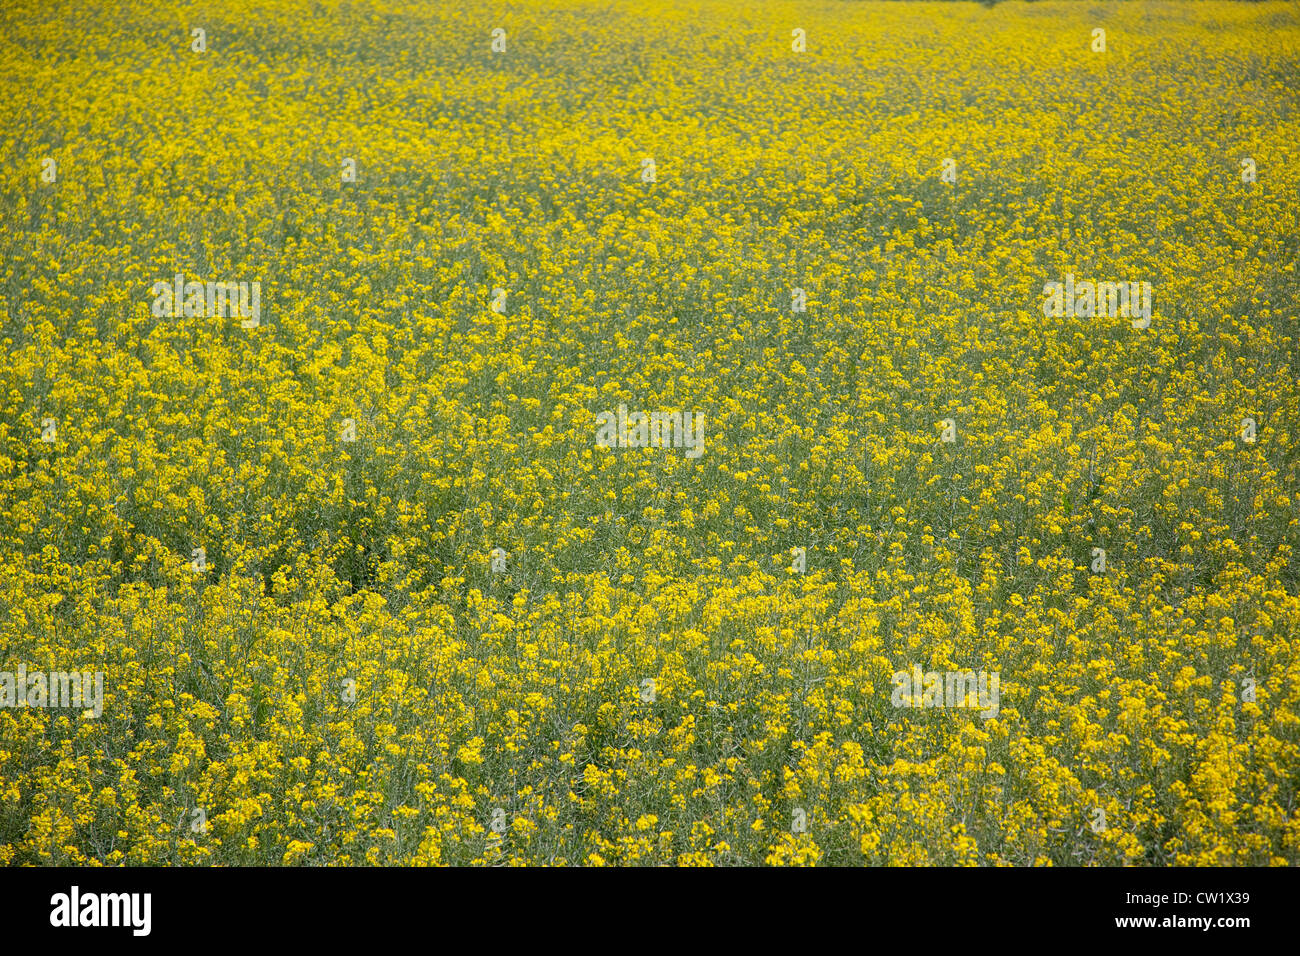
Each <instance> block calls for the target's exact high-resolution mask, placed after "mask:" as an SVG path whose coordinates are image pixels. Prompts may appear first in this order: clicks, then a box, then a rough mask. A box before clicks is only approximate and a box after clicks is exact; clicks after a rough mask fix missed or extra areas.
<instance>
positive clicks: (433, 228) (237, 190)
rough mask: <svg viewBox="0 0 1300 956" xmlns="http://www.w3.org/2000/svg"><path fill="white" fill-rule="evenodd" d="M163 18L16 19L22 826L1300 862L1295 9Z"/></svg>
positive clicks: (627, 859)
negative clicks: (978, 699)
mask: <svg viewBox="0 0 1300 956" xmlns="http://www.w3.org/2000/svg"><path fill="white" fill-rule="evenodd" d="M146 6H147V7H148V10H149V11H153V12H152V13H150V12H148V11H147V10H146V8H145V7H137V6H135V5H122V6H120V7H112V8H105V9H103V10H102V11H101V13H100V15H98V16H97V17H96V18H94V19H93V21H91V20H87V19H86V18H85V17H84V16H83V15H82V14H81V13H80V12H79V9H78V8H76V7H75V5H72V4H67V3H62V2H56V3H53V4H51V3H48V2H45V0H42V2H40V3H37V2H36V0H20V2H19V3H18V4H17V6H16V7H15V8H14V10H12V11H10V12H8V13H6V14H5V15H4V17H3V19H4V22H5V30H4V31H3V37H0V64H2V65H3V70H2V71H0V86H2V87H3V91H4V93H5V95H4V96H3V98H0V131H3V136H2V137H0V141H2V144H0V157H2V158H3V163H4V177H3V184H2V185H0V204H2V205H3V212H4V221H5V228H4V230H3V231H2V232H0V338H2V339H3V347H4V355H5V361H4V363H3V365H2V366H0V671H3V672H5V673H11V674H12V673H16V672H17V670H18V668H19V667H20V666H21V667H23V668H25V669H26V671H29V672H38V671H39V672H48V673H53V672H60V671H77V672H100V673H102V674H103V678H104V679H103V699H102V701H101V704H102V712H100V713H99V716H95V715H94V712H93V710H91V709H90V708H89V706H87V707H81V708H77V709H71V708H58V707H52V706H21V705H22V704H23V703H26V702H29V700H30V698H28V699H25V700H19V699H18V697H19V694H18V691H17V690H14V691H13V692H12V693H11V695H10V696H11V697H12V698H13V699H12V701H11V702H12V703H13V706H4V707H2V708H0V864H10V865H23V864H69V863H70V864H95V865H98V864H104V865H114V864H181V865H212V864H259V865H348V864H354V865H355V864H420V865H424V864H451V865H455V864H462V865H464V864H472V865H522V864H555V865H602V864H608V865H628V864H638V865H664V864H670V865H715V864H773V865H814V864H817V865H856V864H957V865H1030V864H1038V865H1058V866H1059V865H1089V864H1107V865H1116V864H1127V865H1154V866H1161V865H1184V864H1256V865H1259V864H1262V865H1283V864H1294V863H1296V862H1298V861H1300V822H1298V821H1297V818H1296V816H1295V807H1296V803H1297V785H1298V782H1300V679H1297V677H1298V674H1300V670H1298V669H1297V667H1298V665H1297V660H1300V568H1298V566H1297V557H1296V554H1295V547H1296V544H1297V539H1298V538H1300V480H1298V479H1300V455H1298V454H1297V435H1296V434H1295V432H1296V431H1297V428H1296V422H1297V417H1298V416H1300V384H1298V383H1297V369H1298V368H1300V328H1298V326H1297V317H1298V314H1300V313H1298V307H1300V303H1298V302H1297V291H1298V290H1300V283H1297V281H1296V275H1295V262H1296V258H1297V255H1298V254H1300V247H1298V246H1297V237H1298V236H1300V189H1298V187H1297V178H1296V176H1295V170H1296V168H1297V166H1298V165H1300V145H1298V140H1297V136H1296V132H1297V126H1296V115H1295V96H1294V93H1295V84H1296V77H1297V62H1296V52H1295V51H1296V50H1297V49H1298V48H1300V25H1298V24H1297V21H1296V19H1295V17H1294V11H1293V10H1292V9H1290V8H1289V5H1287V4H1285V3H1280V2H1264V3H1259V4H1237V3H1231V2H1207V3H1200V4H1194V5H1184V4H1179V3H1160V2H1149V3H1147V2H1143V3H1132V4H1121V5H1105V6H1099V5H1092V4H1073V3H1067V2H1043V3H1033V4H1020V3H1004V4H998V5H995V6H993V7H991V8H987V7H984V6H979V5H975V4H951V5H950V4H937V5H931V4H926V5H920V6H918V5H913V4H907V3H852V4H850V3H843V4H823V5H803V4H795V3H779V4H754V3H743V2H740V0H727V2H716V3H709V4H705V5H702V6H701V5H699V4H693V3H686V2H684V0H680V2H678V0H671V2H661V0H656V2H655V3H653V4H651V7H652V8H653V9H646V8H645V7H644V6H643V5H629V6H626V7H622V6H617V5H605V4H598V3H594V2H593V3H587V2H585V0H582V2H579V3H577V4H576V5H574V4H571V5H567V6H566V8H565V9H564V10H560V9H558V8H555V7H553V6H552V5H550V4H546V3H544V2H540V0H539V2H528V3H520V4H512V5H510V8H509V10H510V13H509V16H508V17H505V16H503V15H502V14H501V9H502V8H501V7H500V5H493V4H485V3H481V2H477V0H476V2H473V3H468V4H455V5H440V4H439V5H429V4H425V3H419V2H415V0H375V2H372V3H367V4H344V5H339V6H337V7H334V6H332V5H331V7H330V9H329V10H324V9H323V8H317V7H316V5H315V4H311V3H306V2H286V3H266V2H262V0H256V2H255V0H234V2H231V3H229V4H224V5H222V6H221V7H220V8H217V7H216V6H209V7H208V8H207V11H206V13H203V14H201V15H200V14H196V13H195V12H194V11H195V9H196V8H194V7H193V6H190V7H186V8H184V10H183V11H181V10H179V8H175V7H174V6H172V5H170V4H149V5H146ZM155 14H156V15H155ZM187 18H189V19H193V20H194V22H192V23H191V22H188V20H187ZM498 28H499V29H500V30H501V33H499V34H494V32H493V31H494V30H497V29H498ZM1097 29H1102V30H1104V31H1105V43H1104V50H1099V49H1097V48H1096V42H1095V39H1094V30H1097ZM196 30H199V31H201V34H200V33H196V32H195V31H196ZM797 34H798V35H797ZM178 276H179V277H180V279H179V280H176V278H175V277H178ZM1067 276H1071V277H1073V278H1072V280H1071V281H1072V282H1073V281H1078V282H1083V281H1085V280H1086V281H1090V282H1096V283H1102V282H1115V283H1120V282H1124V283H1127V282H1129V281H1130V280H1131V281H1132V282H1134V283H1139V282H1144V283H1149V287H1150V289H1151V290H1152V309H1151V313H1152V314H1151V320H1150V323H1149V325H1146V326H1143V325H1142V324H1141V323H1139V322H1137V321H1130V315H1129V314H1128V313H1127V312H1126V313H1125V314H1124V315H1114V314H1105V313H1104V312H1103V311H1102V310H1101V309H1100V308H1099V309H1098V310H1097V311H1096V312H1095V313H1094V310H1093V309H1092V308H1089V309H1088V310H1087V311H1080V310H1077V309H1074V308H1068V309H1047V308H1045V307H1044V291H1045V287H1046V286H1047V285H1048V284H1049V283H1062V282H1065V280H1066V277H1067ZM176 281H178V282H179V285H178V286H175V287H174V286H173V285H172V284H173V282H176ZM191 283H192V284H193V287H192V288H190V284H191ZM237 283H246V284H248V286H249V287H251V284H252V283H259V286H258V295H259V296H260V297H259V298H257V299H256V300H255V301H256V303H257V305H256V307H255V308H252V309H251V311H250V310H249V309H248V308H246V309H245V310H244V311H240V310H239V309H238V308H236V307H234V306H233V305H232V306H231V307H230V308H226V309H223V308H222V307H221V299H220V298H217V299H215V308H214V307H213V303H214V298H213V291H212V288H213V285H220V284H227V285H229V286H231V288H232V290H233V286H234V284H237ZM173 288H179V291H180V295H179V296H176V295H174V294H173V293H172V291H171V289H173ZM1126 288H1127V287H1126ZM159 290H162V291H159ZM218 291H220V290H218ZM222 294H223V295H224V293H222ZM231 297H232V299H234V298H238V297H237V296H235V295H234V293H233V291H232V292H231ZM160 298H161V299H165V300H166V301H162V302H160ZM242 301H244V302H245V303H248V302H249V301H250V300H249V299H243V300H242ZM1098 301H1099V302H1100V301H1101V299H1100V298H1099V299H1098ZM1090 313H1092V314H1090ZM1134 314H1136V313H1134ZM620 409H622V410H623V411H625V412H626V414H627V415H628V416H629V420H630V421H632V422H633V423H635V420H636V416H637V415H640V414H642V413H655V414H658V413H659V412H660V411H663V412H668V413H680V415H681V416H684V418H683V419H680V420H684V421H685V422H686V423H687V425H686V427H687V428H689V427H690V423H691V422H692V421H695V420H696V419H693V418H692V417H691V416H692V414H698V415H699V419H698V420H699V421H700V422H701V423H702V428H703V431H702V433H701V435H702V441H703V444H702V454H700V455H698V456H697V457H693V456H690V455H687V454H685V453H684V451H685V449H684V448H682V447H678V446H679V445H681V443H680V442H678V443H677V445H673V444H671V443H669V442H667V441H665V442H664V443H663V444H662V446H655V445H646V443H645V442H640V443H638V442H636V441H632V442H622V441H620V442H616V443H614V444H613V446H611V447H604V446H598V444H597V441H596V436H597V430H598V421H599V422H602V423H608V422H610V421H613V420H617V418H618V416H619V415H620V414H622V412H620ZM607 413H608V414H607ZM665 420H666V419H665ZM656 421H658V419H656ZM1247 422H1249V424H1247ZM606 427H614V426H608V425H606ZM627 431H630V432H631V434H632V435H635V434H636V427H635V424H633V425H631V426H630V427H629V429H627V430H624V429H623V428H622V426H621V424H620V425H619V426H618V431H617V434H618V436H619V438H620V439H621V438H624V437H626V432H627ZM638 444H640V446H641V447H637V445H638ZM606 445H608V443H606ZM629 445H630V446H631V447H629ZM914 669H916V672H917V673H922V672H924V673H927V674H928V673H930V672H936V673H939V674H940V675H942V674H944V673H952V672H956V673H959V674H960V673H965V672H978V673H979V674H980V675H982V676H981V679H983V677H984V676H988V675H994V676H996V678H997V679H998V681H999V683H998V684H996V685H994V684H990V687H996V688H997V694H998V697H997V703H996V706H994V707H992V708H991V709H990V710H988V711H982V710H980V709H976V708H963V707H952V706H930V705H929V704H927V703H926V699H927V698H926V697H925V695H924V694H923V693H922V688H920V687H916V688H914V690H913V693H911V694H906V695H903V696H904V697H905V698H906V699H907V702H908V706H899V705H898V702H897V698H896V694H895V690H896V681H895V675H897V674H899V673H900V672H901V673H903V674H904V675H907V674H911V673H912V672H913V670H914ZM929 703H930V704H932V703H935V701H933V700H931V701H929ZM939 703H942V697H940V700H939Z"/></svg>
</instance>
